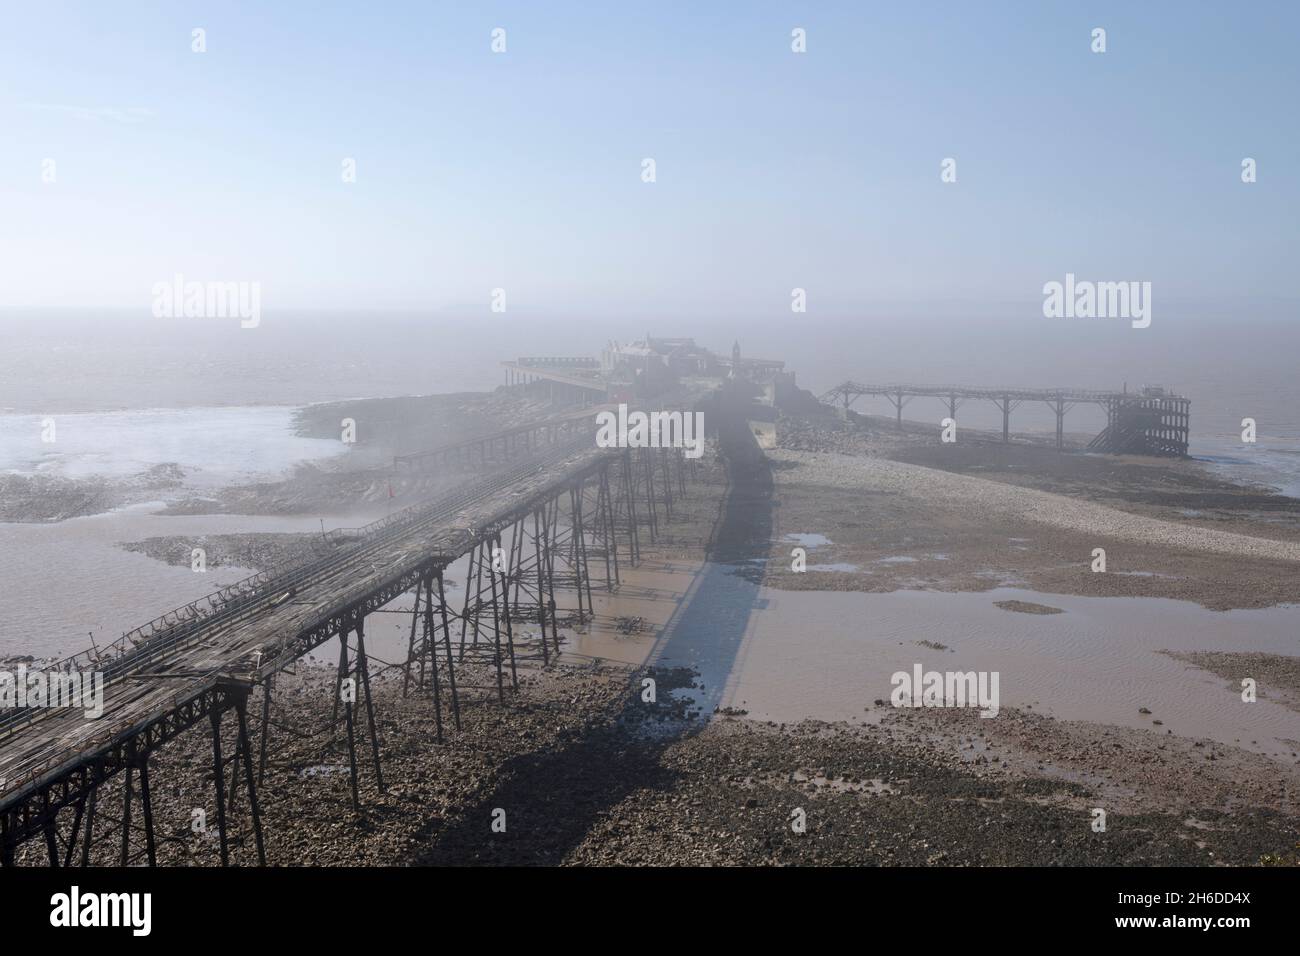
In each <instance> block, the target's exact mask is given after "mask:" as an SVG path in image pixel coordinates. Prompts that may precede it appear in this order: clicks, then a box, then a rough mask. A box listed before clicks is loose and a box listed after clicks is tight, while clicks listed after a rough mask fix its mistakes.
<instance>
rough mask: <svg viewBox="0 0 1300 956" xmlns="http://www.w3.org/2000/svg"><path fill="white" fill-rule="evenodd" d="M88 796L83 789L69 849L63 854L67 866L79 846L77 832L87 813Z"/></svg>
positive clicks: (73, 817) (70, 836)
mask: <svg viewBox="0 0 1300 956" xmlns="http://www.w3.org/2000/svg"><path fill="white" fill-rule="evenodd" d="M83 784H84V779H83ZM86 796H87V794H86V791H85V790H84V789H83V790H82V791H81V796H80V798H78V800H77V810H76V812H75V813H74V814H73V816H72V830H71V832H70V833H69V834H68V849H67V852H66V853H64V854H63V865H64V866H65V867H68V866H72V854H73V851H74V850H76V848H77V834H79V833H80V832H81V821H82V819H83V818H84V817H85V814H86Z"/></svg>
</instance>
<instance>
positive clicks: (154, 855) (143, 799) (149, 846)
mask: <svg viewBox="0 0 1300 956" xmlns="http://www.w3.org/2000/svg"><path fill="white" fill-rule="evenodd" d="M140 809H141V810H142V811H144V847H145V856H146V858H147V859H148V860H149V865H150V866H157V865H158V847H157V844H156V843H155V842H154V836H153V801H152V799H151V798H150V797H149V758H148V757H147V756H145V757H142V758H141V759H140Z"/></svg>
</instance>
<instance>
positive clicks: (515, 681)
mask: <svg viewBox="0 0 1300 956" xmlns="http://www.w3.org/2000/svg"><path fill="white" fill-rule="evenodd" d="M500 548H501V536H500V535H497V549H498V551H499V550H500ZM501 616H502V617H503V618H504V619H505V622H506V653H508V654H509V655H510V689H511V690H518V689H519V674H518V672H517V671H516V669H515V631H514V625H513V624H511V623H510V580H509V579H508V578H507V577H506V574H505V572H504V571H503V572H501Z"/></svg>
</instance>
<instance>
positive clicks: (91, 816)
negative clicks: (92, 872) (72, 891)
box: [81, 785, 99, 866]
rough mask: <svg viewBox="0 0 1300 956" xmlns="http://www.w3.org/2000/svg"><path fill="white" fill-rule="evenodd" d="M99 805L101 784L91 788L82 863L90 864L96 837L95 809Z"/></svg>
mask: <svg viewBox="0 0 1300 956" xmlns="http://www.w3.org/2000/svg"><path fill="white" fill-rule="evenodd" d="M98 805H99V786H98V785H96V786H94V787H91V789H90V806H89V807H87V808H86V835H85V836H84V837H82V840H81V865H82V866H90V845H91V843H93V842H94V839H95V810H96V809H97V807H98Z"/></svg>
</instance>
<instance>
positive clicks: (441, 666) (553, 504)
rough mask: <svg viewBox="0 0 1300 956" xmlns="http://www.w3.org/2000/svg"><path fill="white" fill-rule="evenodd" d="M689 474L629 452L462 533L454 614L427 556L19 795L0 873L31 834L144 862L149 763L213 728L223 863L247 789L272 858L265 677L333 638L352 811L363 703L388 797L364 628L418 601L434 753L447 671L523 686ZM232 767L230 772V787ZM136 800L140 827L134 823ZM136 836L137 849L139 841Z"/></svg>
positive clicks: (4, 815) (671, 457)
mask: <svg viewBox="0 0 1300 956" xmlns="http://www.w3.org/2000/svg"><path fill="white" fill-rule="evenodd" d="M688 471H689V473H690V475H691V476H692V477H694V474H695V462H694V461H692V462H691V463H690V467H689V468H688V467H687V465H686V459H685V458H684V457H683V456H682V454H681V451H680V449H678V450H676V451H674V450H669V449H637V450H635V451H632V450H624V451H623V452H622V453H621V454H618V455H615V456H610V457H607V458H604V459H602V460H601V461H600V462H598V463H596V464H595V465H594V466H593V467H591V468H589V469H587V470H585V471H584V472H582V473H579V474H576V475H573V476H571V478H570V479H569V480H567V481H566V482H565V483H564V484H563V485H562V486H560V487H557V488H555V489H553V491H552V493H550V494H549V495H546V496H544V497H542V498H539V499H534V500H531V501H529V502H528V503H526V504H524V505H522V506H521V507H520V508H519V509H518V510H517V511H515V512H512V513H510V514H509V515H506V516H504V517H502V518H501V519H500V520H498V521H496V522H495V523H494V525H493V526H492V527H488V528H480V529H472V532H473V533H472V535H471V543H470V545H469V549H468V551H467V552H464V553H467V554H468V556H469V569H470V571H469V573H468V574H467V575H466V591H465V598H464V601H463V603H462V604H461V606H460V608H459V610H457V609H456V608H455V607H454V606H453V605H452V603H451V599H450V596H449V595H448V594H447V593H446V587H445V580H444V571H445V569H446V567H447V566H448V565H449V564H450V563H451V562H452V561H453V560H455V559H456V557H458V555H448V554H444V553H432V554H429V555H427V556H424V557H423V558H421V559H419V560H418V561H417V562H415V563H413V564H410V565H408V566H405V567H400V568H398V569H396V570H395V572H394V573H393V574H392V575H391V577H389V578H388V579H387V580H385V581H384V582H383V583H382V584H381V585H380V586H378V587H375V588H374V589H373V590H371V591H369V592H368V593H366V594H364V595H362V596H361V597H359V598H357V599H356V600H354V601H352V602H351V603H350V604H348V605H347V606H345V607H343V608H340V609H337V610H334V611H331V612H330V613H328V614H325V615H322V616H320V617H318V618H316V619H314V620H312V621H311V623H310V624H309V626H306V627H304V628H302V629H301V630H300V631H299V632H298V633H297V634H294V635H292V636H291V637H289V638H287V639H286V640H285V641H284V642H282V643H281V644H280V645H279V646H278V647H277V648H276V652H275V654H274V655H273V656H272V657H270V658H269V659H267V660H265V661H261V660H259V662H258V666H257V667H255V668H254V670H253V671H252V673H250V674H246V675H242V676H235V675H231V674H224V673H223V674H216V675H213V676H212V678H211V679H210V680H209V681H208V682H207V683H206V684H205V685H204V686H203V687H202V688H201V689H199V690H197V691H193V692H190V693H189V694H187V696H185V697H184V699H179V700H177V701H175V702H174V703H173V705H171V706H169V707H167V708H165V709H163V710H161V711H159V712H157V713H156V714H154V715H153V716H152V717H151V718H149V719H147V720H145V721H143V722H141V723H139V724H137V725H136V726H134V727H131V728H130V729H128V730H126V731H123V732H122V733H119V734H118V735H117V736H115V737H114V738H113V739H112V740H110V741H109V742H108V743H107V744H106V745H101V746H98V747H97V748H96V749H95V750H94V751H93V752H87V753H85V754H83V755H82V756H81V757H80V758H79V759H77V760H75V761H70V762H69V763H67V764H65V765H62V766H60V767H57V768H54V769H53V770H52V771H50V772H47V773H45V774H44V775H42V776H40V777H38V778H36V779H34V780H32V781H31V782H29V783H28V784H26V785H24V786H23V787H21V788H19V789H18V790H17V791H15V793H14V794H13V795H12V796H10V797H8V798H7V799H6V801H5V804H4V805H3V807H0V864H3V865H4V866H14V865H16V862H17V861H16V851H17V848H18V847H19V846H20V845H21V844H23V843H25V842H26V841H29V840H33V839H38V838H39V839H42V840H43V841H44V843H45V856H46V857H47V860H48V865H50V866H69V865H73V864H74V863H78V862H79V863H80V864H81V865H83V866H88V865H90V864H91V863H92V855H91V850H92V846H102V845H103V844H104V841H105V840H106V839H117V840H120V854H118V858H119V859H120V862H121V863H122V864H124V865H125V864H129V863H134V862H145V863H147V864H149V865H154V864H155V863H156V860H157V844H158V835H157V833H156V830H155V821H154V816H153V806H152V801H151V792H150V786H151V780H150V775H149V766H150V758H151V757H152V756H153V755H154V754H155V753H156V752H157V750H158V749H159V748H160V747H162V746H163V745H164V744H166V743H167V742H169V741H171V740H173V739H174V738H176V737H177V736H179V735H180V734H181V733H183V732H185V731H186V730H189V729H190V728H192V727H194V726H195V725H197V724H200V723H202V722H204V721H205V720H206V721H207V722H208V724H209V726H210V728H211V732H212V781H213V786H214V789H215V793H214V797H215V807H216V823H217V837H216V838H217V842H218V844H219V849H220V859H221V863H222V865H223V866H224V865H228V864H229V863H230V836H229V826H230V823H231V819H232V817H233V814H234V810H235V797H236V795H237V793H238V792H243V793H244V794H245V795H246V799H247V802H248V813H249V820H250V823H251V829H252V834H253V842H254V845H255V848H256V853H257V862H258V863H259V864H263V865H264V864H265V862H266V850H265V844H264V840H263V833H262V822H261V813H260V806H259V803H258V790H257V788H258V784H259V782H260V781H261V779H262V778H263V776H264V773H265V768H266V763H267V746H268V739H269V737H270V734H271V729H272V723H271V720H270V713H271V709H270V708H271V698H272V693H273V688H274V681H275V676H276V675H277V674H278V673H279V672H280V671H283V670H286V669H288V668H289V667H291V666H292V665H293V663H294V662H295V661H297V660H299V659H301V658H302V657H304V656H306V655H307V654H308V653H309V652H311V651H312V650H314V649H315V648H317V647H319V646H321V645H322V644H324V643H325V642H326V641H328V640H330V639H332V638H337V639H338V640H339V663H338V669H337V672H336V679H335V695H334V713H333V716H332V719H331V726H332V727H335V728H337V722H338V711H339V705H340V704H342V710H343V722H344V724H345V727H346V736H347V744H348V755H349V764H348V765H349V771H350V776H349V781H350V785H351V795H352V804H353V807H354V809H356V810H357V811H358V812H360V811H361V808H362V803H361V792H360V772H359V761H358V754H357V737H358V735H359V734H358V732H359V728H358V726H357V724H358V721H359V717H360V715H359V712H358V710H357V708H358V707H361V706H364V709H365V718H366V730H367V736H368V739H369V743H370V746H369V749H370V756H371V760H372V762H373V765H374V776H375V783H376V787H377V789H378V790H379V791H380V792H383V791H384V781H383V768H382V764H381V760H380V745H379V735H378V725H377V722H376V720H375V711H374V702H373V698H372V695H371V675H370V668H369V657H368V655H367V652H366V646H365V619H366V617H367V616H368V615H369V614H371V613H375V612H378V611H380V610H382V609H384V608H385V606H386V605H388V604H390V603H391V602H393V601H394V600H396V599H397V598H399V597H401V596H402V595H404V594H411V595H413V597H414V604H413V606H412V609H411V612H410V613H411V629H410V636H409V641H408V649H407V657H406V660H405V662H404V664H403V672H404V673H403V691H404V693H409V691H410V689H411V688H412V687H415V688H419V689H424V688H428V690H429V692H430V694H431V696H432V699H433V704H434V712H435V720H436V727H437V739H438V740H439V741H441V740H442V739H443V733H444V725H443V711H444V698H445V702H446V704H449V705H450V713H451V717H452V720H453V722H454V724H455V726H456V728H457V729H459V728H460V703H461V701H460V698H461V693H462V692H463V691H466V690H474V689H475V688H474V686H473V685H472V684H471V685H466V684H461V683H459V682H458V679H457V668H458V667H460V666H462V665H463V664H464V663H466V662H470V663H473V662H475V661H477V662H478V663H480V664H486V665H487V666H488V669H489V672H490V673H491V675H492V678H493V680H492V683H491V684H490V685H486V689H488V690H490V691H493V692H494V694H493V696H495V697H496V698H497V699H498V700H500V701H504V700H505V691H506V683H507V676H508V677H509V684H510V687H511V689H514V688H517V686H518V666H519V663H520V662H521V661H530V660H538V659H540V662H541V664H542V665H543V666H544V665H546V664H549V663H550V662H551V660H552V659H553V658H554V657H555V656H557V655H558V654H559V653H560V648H561V644H560V638H559V628H560V622H561V621H562V620H565V621H570V620H575V619H576V620H577V621H578V622H580V623H585V622H587V621H590V620H591V619H592V617H593V616H594V603H593V600H592V573H591V569H592V567H593V565H594V566H595V567H596V569H597V576H598V578H599V583H600V584H601V585H602V586H603V588H604V590H606V591H608V592H612V591H614V590H615V589H616V588H617V587H618V586H619V583H620V559H621V564H622V566H624V567H627V566H635V565H637V564H638V563H639V562H640V557H641V549H640V535H641V532H642V531H643V530H645V531H648V533H649V536H650V541H651V542H653V541H654V540H655V537H656V535H657V534H658V533H659V529H660V527H661V522H666V521H669V520H671V514H672V507H673V502H674V501H675V500H676V499H680V497H681V496H682V495H684V494H685V492H686V479H687V474H688ZM557 591H559V592H561V595H562V596H563V595H565V594H571V595H572V596H573V600H574V603H575V604H576V607H575V608H572V609H566V610H561V608H560V607H559V606H558V605H557V598H556V592H557ZM566 603H568V602H567V601H566ZM515 625H526V626H529V627H531V626H533V625H536V627H537V630H538V632H539V633H538V636H537V638H536V639H524V640H517V639H516V636H515ZM350 637H351V638H352V640H350V639H349V638H350ZM453 645H456V646H455V647H453ZM258 685H260V686H261V687H262V693H263V697H262V720H261V739H260V742H259V755H258V760H257V768H256V770H255V769H254V761H253V741H252V737H251V735H250V733H249V727H248V718H247V704H248V699H249V696H250V693H251V692H252V690H253V688H254V687H255V686H258ZM444 687H445V688H446V691H445V693H444ZM232 711H233V712H234V715H235V727H234V730H235V749H234V753H233V754H232V755H231V756H229V757H227V756H225V755H224V753H223V748H222V719H223V717H224V715H226V714H227V713H230V712H232ZM227 770H229V771H230V775H231V776H230V783H229V785H227V777H226V773H227ZM119 774H122V775H123V787H122V791H123V802H122V810H121V815H120V816H109V815H108V814H106V813H105V812H104V809H103V808H102V807H101V806H100V804H101V802H102V801H101V800H100V799H99V798H100V795H101V790H102V789H103V788H105V786H106V785H108V784H109V782H110V781H112V780H113V779H114V778H116V777H117V776H118V775H119ZM240 777H242V778H243V783H242V787H241V786H240V785H239V778H240ZM137 804H138V807H139V812H140V816H141V821H140V825H137V824H136V822H135V819H134V818H135V812H136V807H137ZM106 823H107V824H111V825H112V826H113V827H116V830H117V832H116V834H114V833H113V831H112V830H110V831H109V833H108V835H107V836H105V834H104V831H105V829H106V826H105V825H106ZM97 824H98V829H99V835H98V836H97V835H96V832H95V831H96V825H97ZM141 830H142V831H143V839H144V847H143V851H141V849H140V848H139V847H138V846H137V845H136V842H137V841H136V840H134V839H133V835H134V834H136V833H137V832H139V831H141Z"/></svg>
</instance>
